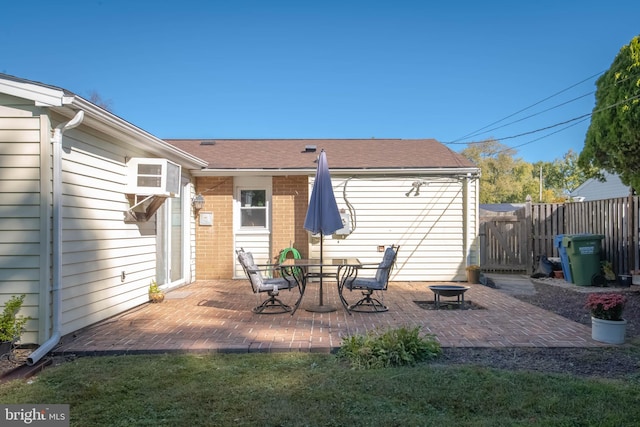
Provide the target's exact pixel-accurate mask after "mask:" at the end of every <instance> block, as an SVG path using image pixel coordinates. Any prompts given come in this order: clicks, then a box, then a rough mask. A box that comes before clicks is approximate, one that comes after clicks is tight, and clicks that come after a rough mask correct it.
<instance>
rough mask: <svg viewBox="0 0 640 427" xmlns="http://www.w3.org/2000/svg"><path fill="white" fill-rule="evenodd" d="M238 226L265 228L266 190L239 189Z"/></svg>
mask: <svg viewBox="0 0 640 427" xmlns="http://www.w3.org/2000/svg"><path fill="white" fill-rule="evenodd" d="M240 226H241V227H261V228H267V191H266V190H240Z"/></svg>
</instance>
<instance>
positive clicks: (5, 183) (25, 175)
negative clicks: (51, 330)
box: [0, 110, 49, 343]
mask: <svg viewBox="0 0 640 427" xmlns="http://www.w3.org/2000/svg"><path fill="white" fill-rule="evenodd" d="M3 111H5V112H6V111H8V110H3ZM40 127H41V124H40V119H39V118H37V117H0V171H1V173H0V306H4V304H5V303H6V302H7V301H8V300H9V298H11V297H12V296H14V295H22V294H25V295H26V299H25V303H24V305H23V308H22V311H21V314H22V315H24V316H29V317H31V318H32V320H30V321H29V322H28V323H27V325H26V332H25V333H24V334H23V335H22V342H23V343H34V342H36V341H37V337H38V320H39V318H38V306H39V304H40V303H41V301H40V282H41V280H42V278H43V277H48V276H49V272H48V266H49V264H48V257H47V256H46V253H47V252H46V251H47V241H46V237H47V229H46V222H43V221H41V212H43V211H44V214H46V212H47V210H46V209H47V196H46V194H47V193H45V195H44V196H43V197H44V199H41V195H40V189H41V187H42V186H43V185H45V184H46V183H47V182H48V179H49V175H48V173H47V172H48V171H47V170H46V169H44V170H43V168H42V167H41V166H42V165H41V161H42V160H43V159H42V158H41V156H40V152H41V150H42V149H43V147H41V144H40V138H41V130H40ZM45 134H46V132H45ZM44 148H45V149H46V146H45V147H44ZM46 159H47V157H45V160H46ZM42 174H44V175H42ZM43 240H44V242H43Z"/></svg>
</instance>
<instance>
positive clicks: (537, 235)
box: [480, 196, 640, 274]
mask: <svg viewBox="0 0 640 427" xmlns="http://www.w3.org/2000/svg"><path fill="white" fill-rule="evenodd" d="M639 205H640V200H639V196H629V197H620V198H615V199H606V200H594V201H590V202H571V203H531V202H530V201H528V202H527V203H526V205H525V207H524V208H522V209H519V210H517V211H514V212H510V213H509V214H507V215H495V216H490V217H484V216H482V217H480V260H481V261H480V263H481V266H482V269H483V270H484V271H513V272H516V271H518V272H526V273H531V272H533V270H534V268H535V263H536V261H537V258H538V257H539V256H540V255H546V256H548V257H559V256H560V254H559V251H558V247H556V239H555V238H556V236H558V235H571V234H583V233H588V234H600V235H603V236H604V238H603V239H602V240H601V250H602V254H601V257H602V259H603V260H607V261H610V262H611V265H612V266H613V270H614V271H615V272H616V273H618V274H628V272H629V271H631V270H638V269H640V251H639V249H638V248H639V247H640V238H639V236H640V235H639V231H640V222H639V215H640V206H639Z"/></svg>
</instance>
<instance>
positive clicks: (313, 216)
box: [304, 150, 343, 311]
mask: <svg viewBox="0 0 640 427" xmlns="http://www.w3.org/2000/svg"><path fill="white" fill-rule="evenodd" d="M342 227H343V224H342V217H341V216H340V211H339V210H338V204H337V203H336V197H335V195H334V194H333V185H332V184H331V174H330V173H329V165H328V163H327V154H326V153H325V151H324V150H322V151H320V156H319V157H318V168H317V169H316V178H315V181H314V182H313V190H312V191H311V198H310V199H309V207H308V208H307V216H306V218H305V220H304V228H305V230H308V231H310V232H311V233H313V234H318V233H319V234H320V264H322V262H323V248H322V242H323V240H324V236H325V235H326V234H332V233H333V232H335V231H337V230H339V229H341V228H342ZM333 310H335V307H332V306H325V305H324V304H323V301H322V266H320V300H319V304H318V306H316V307H314V308H313V309H312V310H311V311H333Z"/></svg>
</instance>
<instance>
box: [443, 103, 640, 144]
mask: <svg viewBox="0 0 640 427" xmlns="http://www.w3.org/2000/svg"><path fill="white" fill-rule="evenodd" d="M639 98H640V94H637V95H634V96H632V97H630V98H627V99H623V100H621V101H618V102H616V103H615V104H611V105H607V106H606V107H602V108H598V109H597V110H594V111H592V112H591V113H587V114H582V115H580V116H577V117H574V118H571V119H569V120H565V121H562V122H559V123H555V124H553V125H549V126H545V127H542V128H538V129H535V130H531V131H528V132H523V133H519V134H517V135H510V136H505V137H502V138H493V139H495V140H496V141H504V140H507V139H514V138H519V137H522V136H526V135H531V134H534V133H538V132H542V131H545V130H548V129H553V128H555V127H558V126H562V125H565V124H567V123H571V122H575V121H577V120H581V119H584V120H586V118H588V117H590V116H592V115H593V114H595V113H599V112H602V111H606V110H609V109H611V108H615V107H617V106H619V105H622V104H625V103H627V102H629V101H633V100H635V99H639ZM584 120H583V121H584ZM576 124H577V123H576ZM569 127H571V126H567V128H569ZM567 128H565V129H567ZM561 130H564V129H561ZM558 132H559V131H558ZM554 133H557V132H554ZM549 135H553V133H551V134H549ZM482 142H483V141H473V142H455V141H454V142H445V143H444V144H449V145H454V144H455V145H459V144H464V145H468V144H481V143H482ZM523 145H524V144H523ZM513 148H515V147H513Z"/></svg>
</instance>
